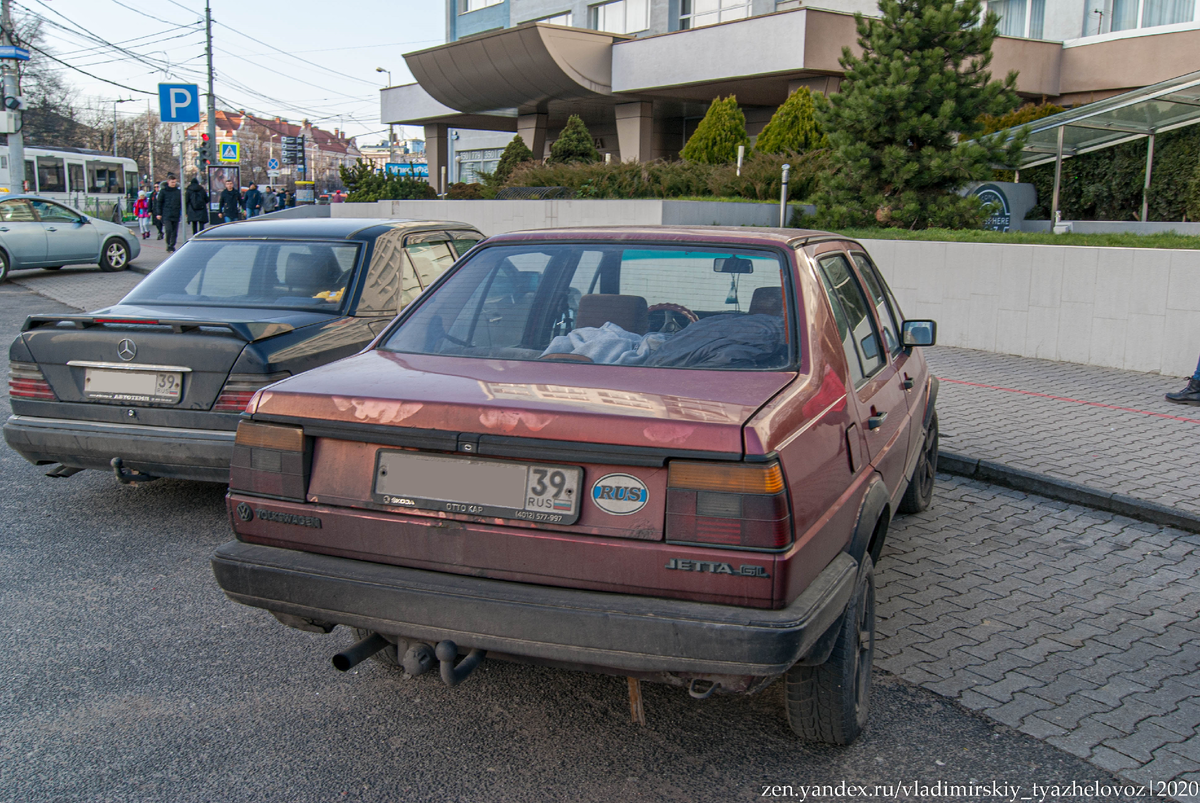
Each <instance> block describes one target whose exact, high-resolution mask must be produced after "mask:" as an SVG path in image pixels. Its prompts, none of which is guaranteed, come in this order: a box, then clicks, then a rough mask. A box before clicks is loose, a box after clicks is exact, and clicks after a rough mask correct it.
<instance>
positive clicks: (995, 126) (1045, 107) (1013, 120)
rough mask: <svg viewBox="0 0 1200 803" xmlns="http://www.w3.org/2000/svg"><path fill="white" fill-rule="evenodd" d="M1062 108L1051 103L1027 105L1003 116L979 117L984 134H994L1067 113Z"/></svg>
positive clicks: (1043, 102) (989, 115) (988, 115)
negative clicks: (1060, 113) (1053, 115)
mask: <svg viewBox="0 0 1200 803" xmlns="http://www.w3.org/2000/svg"><path fill="white" fill-rule="evenodd" d="M1065 111H1066V109H1064V108H1063V107H1062V106H1055V105H1054V104H1053V103H1050V102H1049V101H1042V102H1041V103H1026V104H1025V105H1024V106H1022V107H1021V108H1019V109H1017V110H1016V111H1013V112H1009V113H1008V114H1002V115H1000V116H999V117H996V116H994V115H991V114H982V115H980V116H979V121H978V122H979V123H980V124H981V125H982V126H983V133H984V134H985V135H986V134H994V133H996V132H997V131H1003V130H1005V129H1006V128H1015V127H1016V126H1019V125H1028V124H1029V123H1032V122H1033V121H1034V120H1040V119H1042V118H1043V117H1049V116H1050V115H1052V114H1058V113H1059V112H1065Z"/></svg>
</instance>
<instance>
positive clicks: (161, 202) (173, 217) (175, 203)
mask: <svg viewBox="0 0 1200 803" xmlns="http://www.w3.org/2000/svg"><path fill="white" fill-rule="evenodd" d="M182 217H183V193H182V192H181V191H180V189H179V179H177V178H175V174H174V173H167V186H165V187H163V188H162V189H161V190H159V192H158V219H159V220H161V221H162V227H163V231H165V232H166V235H167V253H170V252H172V251H174V250H175V238H177V237H178V236H179V219H180V218H182Z"/></svg>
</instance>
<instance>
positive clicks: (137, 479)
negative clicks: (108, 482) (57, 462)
mask: <svg viewBox="0 0 1200 803" xmlns="http://www.w3.org/2000/svg"><path fill="white" fill-rule="evenodd" d="M108 464H109V465H110V466H112V467H113V474H115V475H116V477H117V482H119V483H121V484H122V485H132V486H134V487H135V488H136V487H137V486H138V484H139V483H143V482H152V481H154V480H156V479H158V477H154V476H151V475H150V474H143V473H142V472H140V471H138V470H137V469H134V468H125V463H124V462H123V461H122V460H121V458H119V457H114V458H113V459H112V460H110V461H109V463H108ZM67 476H69V475H67Z"/></svg>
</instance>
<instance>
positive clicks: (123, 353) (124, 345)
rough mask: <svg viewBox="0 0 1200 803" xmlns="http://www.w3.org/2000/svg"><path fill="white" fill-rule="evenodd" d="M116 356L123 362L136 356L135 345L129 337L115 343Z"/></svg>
mask: <svg viewBox="0 0 1200 803" xmlns="http://www.w3.org/2000/svg"><path fill="white" fill-rule="evenodd" d="M117 356H118V357H120V358H121V359H122V360H124V361H125V362H129V361H130V360H132V359H133V358H134V357H136V356H137V346H136V345H134V342H133V341H132V340H130V339H129V338H125V339H124V340H122V341H121V342H120V343H118V344H117Z"/></svg>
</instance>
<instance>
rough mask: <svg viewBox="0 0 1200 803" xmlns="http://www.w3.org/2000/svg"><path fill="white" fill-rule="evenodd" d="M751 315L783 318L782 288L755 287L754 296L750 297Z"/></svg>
mask: <svg viewBox="0 0 1200 803" xmlns="http://www.w3.org/2000/svg"><path fill="white" fill-rule="evenodd" d="M749 314H751V315H774V316H775V317H776V318H782V317H783V288H782V287H756V288H754V295H752V296H750V313H749Z"/></svg>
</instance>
